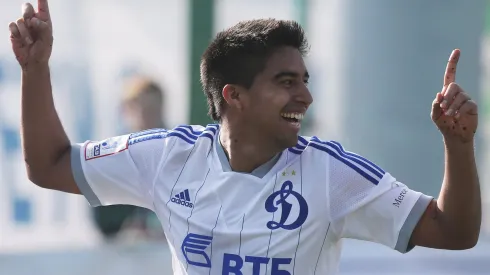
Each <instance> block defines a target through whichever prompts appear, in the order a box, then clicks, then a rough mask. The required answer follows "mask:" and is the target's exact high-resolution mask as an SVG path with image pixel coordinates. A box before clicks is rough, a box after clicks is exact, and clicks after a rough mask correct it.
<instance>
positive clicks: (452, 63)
mask: <svg viewBox="0 0 490 275" xmlns="http://www.w3.org/2000/svg"><path fill="white" fill-rule="evenodd" d="M460 55H461V51H460V50H459V49H455V50H453V52H452V53H451V56H449V60H448V61H447V66H446V72H445V73H444V86H447V85H449V84H451V83H452V82H454V81H456V66H457V65H458V61H459V56H460Z"/></svg>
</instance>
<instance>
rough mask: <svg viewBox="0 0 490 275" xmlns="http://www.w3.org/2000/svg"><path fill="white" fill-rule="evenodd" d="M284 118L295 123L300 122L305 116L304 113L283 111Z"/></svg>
mask: <svg viewBox="0 0 490 275" xmlns="http://www.w3.org/2000/svg"><path fill="white" fill-rule="evenodd" d="M281 116H282V118H283V119H284V120H286V121H288V122H293V123H300V122H301V121H302V120H303V118H304V117H305V114H304V113H281Z"/></svg>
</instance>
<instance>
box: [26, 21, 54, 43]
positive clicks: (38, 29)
mask: <svg viewBox="0 0 490 275" xmlns="http://www.w3.org/2000/svg"><path fill="white" fill-rule="evenodd" d="M31 28H32V30H33V31H34V33H36V34H37V37H38V38H40V39H41V40H50V39H52V34H51V31H50V28H49V25H48V23H46V22H44V21H42V20H40V19H39V18H36V17H33V18H32V19H31Z"/></svg>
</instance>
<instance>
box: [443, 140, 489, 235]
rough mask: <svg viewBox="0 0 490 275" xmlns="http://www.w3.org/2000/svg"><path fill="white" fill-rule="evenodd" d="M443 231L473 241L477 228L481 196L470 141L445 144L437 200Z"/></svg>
mask: <svg viewBox="0 0 490 275" xmlns="http://www.w3.org/2000/svg"><path fill="white" fill-rule="evenodd" d="M437 204H438V208H439V215H438V220H439V222H440V225H441V228H442V229H443V232H446V234H448V235H449V236H448V237H451V238H455V241H456V240H461V241H462V242H464V241H468V240H469V241H474V242H476V241H477V239H478V236H479V232H480V225H481V195H480V184H479V179H478V172H477V168H476V161H475V152H474V144H473V142H468V143H465V144H462V143H457V142H451V141H446V142H445V174H444V181H443V185H442V189H441V192H440V195H439V199H438V200H437Z"/></svg>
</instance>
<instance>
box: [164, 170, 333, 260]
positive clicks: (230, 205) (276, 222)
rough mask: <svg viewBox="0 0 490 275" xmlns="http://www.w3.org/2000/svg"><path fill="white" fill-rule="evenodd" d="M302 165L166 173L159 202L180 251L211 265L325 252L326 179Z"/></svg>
mask: <svg viewBox="0 0 490 275" xmlns="http://www.w3.org/2000/svg"><path fill="white" fill-rule="evenodd" d="M303 166H304V165H302V164H301V163H299V162H297V163H293V164H290V165H288V166H285V167H284V168H282V169H277V171H276V172H275V173H273V174H271V175H270V176H269V179H268V180H260V179H256V178H254V177H253V176H250V175H244V174H240V173H232V172H230V173H217V172H214V171H212V169H210V168H209V167H208V165H206V163H201V166H200V167H199V169H197V168H194V170H193V173H185V171H178V170H174V173H171V171H167V172H166V177H165V180H166V182H165V184H162V185H161V186H159V187H158V188H157V189H156V191H155V201H156V202H155V204H156V208H157V211H158V215H159V218H160V219H161V221H162V225H163V228H164V229H165V232H166V235H167V239H168V241H169V243H170V245H171V246H172V247H173V248H174V251H175V253H176V254H177V256H178V257H179V258H180V259H181V260H182V262H185V263H186V265H191V266H194V267H195V266H200V265H203V266H208V267H209V266H211V264H212V263H213V262H214V263H215V264H216V262H217V263H218V265H223V266H228V264H230V265H231V264H232V263H231V262H235V263H236V262H237V261H238V262H240V261H241V262H242V263H245V262H246V260H247V259H248V260H249V261H262V262H264V263H265V262H266V261H267V262H268V263H269V262H270V263H272V261H273V260H274V259H276V260H275V261H279V262H281V261H284V262H283V263H286V262H288V261H291V260H292V259H293V258H294V257H295V256H296V255H297V254H298V253H300V255H307V254H308V253H309V252H311V251H312V250H314V252H315V253H320V251H321V249H322V246H321V245H322V242H321V241H322V240H323V239H324V238H325V236H326V233H327V230H328V224H329V221H328V215H327V201H326V197H327V196H326V192H327V190H326V184H325V180H324V179H323V178H321V176H320V177H319V176H318V174H317V173H315V171H318V170H317V167H314V166H312V167H303ZM184 169H185V168H184ZM320 171H321V170H320ZM177 172H178V173H177ZM162 174H165V171H164V172H163V173H162ZM278 259H279V260H278ZM281 259H283V260H281ZM312 259H313V258H312ZM227 263H228V264H227ZM252 265H253V264H252Z"/></svg>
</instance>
